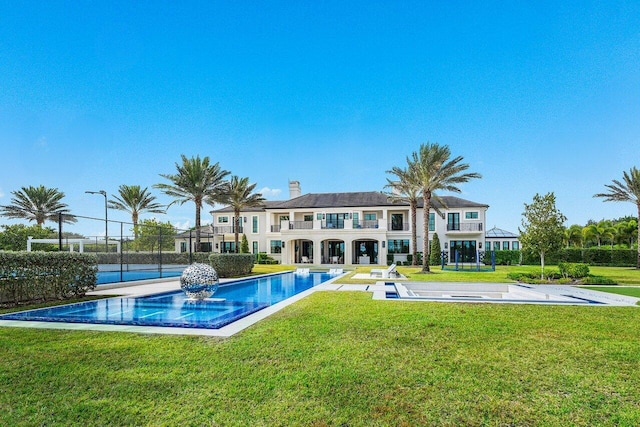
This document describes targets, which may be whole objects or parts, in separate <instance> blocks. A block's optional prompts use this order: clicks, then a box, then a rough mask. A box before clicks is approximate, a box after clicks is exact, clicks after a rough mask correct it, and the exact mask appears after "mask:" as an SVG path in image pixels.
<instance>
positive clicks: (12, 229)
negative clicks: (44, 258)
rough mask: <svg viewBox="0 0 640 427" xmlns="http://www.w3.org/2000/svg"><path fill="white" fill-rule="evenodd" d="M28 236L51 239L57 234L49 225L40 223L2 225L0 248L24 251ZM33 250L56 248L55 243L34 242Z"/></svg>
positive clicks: (52, 249) (51, 249)
mask: <svg viewBox="0 0 640 427" xmlns="http://www.w3.org/2000/svg"><path fill="white" fill-rule="evenodd" d="M29 236H31V237H33V238H34V239H52V238H55V237H57V236H58V234H57V233H56V231H55V230H54V229H53V228H51V227H42V226H40V225H31V226H26V225H24V224H14V225H3V226H2V231H0V250H5V251H26V250H27V239H28V238H29ZM32 249H33V250H41V251H55V250H57V249H58V247H57V246H56V245H50V244H47V243H34V244H33V246H32Z"/></svg>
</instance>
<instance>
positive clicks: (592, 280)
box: [582, 276, 618, 285]
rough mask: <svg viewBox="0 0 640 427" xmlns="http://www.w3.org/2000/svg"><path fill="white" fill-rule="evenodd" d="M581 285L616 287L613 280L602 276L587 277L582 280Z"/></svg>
mask: <svg viewBox="0 0 640 427" xmlns="http://www.w3.org/2000/svg"><path fill="white" fill-rule="evenodd" d="M582 284H583V285H617V284H618V283H617V282H616V281H615V280H611V279H609V278H607V277H602V276H587V277H585V278H584V279H582Z"/></svg>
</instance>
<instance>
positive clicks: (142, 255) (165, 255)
mask: <svg viewBox="0 0 640 427" xmlns="http://www.w3.org/2000/svg"><path fill="white" fill-rule="evenodd" d="M121 255H122V258H121ZM96 257H97V259H98V264H120V262H122V263H123V264H179V265H184V264H190V260H189V253H188V252H180V253H178V252H162V253H158V252H124V253H122V254H119V253H115V252H114V253H109V254H107V253H104V252H102V253H98V254H96ZM191 260H192V261H193V262H202V263H205V264H206V263H208V262H209V253H208V252H193V253H192V254H191Z"/></svg>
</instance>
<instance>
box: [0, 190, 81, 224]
mask: <svg viewBox="0 0 640 427" xmlns="http://www.w3.org/2000/svg"><path fill="white" fill-rule="evenodd" d="M11 194H13V196H14V197H13V198H12V199H11V204H10V205H8V206H0V215H3V216H6V217H7V218H13V219H26V220H27V221H29V222H31V221H35V223H36V224H37V225H39V226H42V224H44V222H45V221H53V222H57V221H58V220H59V218H60V215H62V221H63V222H66V223H73V222H76V221H77V220H76V218H75V217H74V216H73V215H70V214H69V209H67V205H66V204H65V203H62V202H61V200H62V198H63V197H64V193H63V192H62V191H59V190H58V189H57V188H46V187H45V186H44V185H40V186H38V187H33V186H29V187H22V189H21V190H20V191H12V192H11Z"/></svg>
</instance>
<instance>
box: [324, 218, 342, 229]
mask: <svg viewBox="0 0 640 427" xmlns="http://www.w3.org/2000/svg"><path fill="white" fill-rule="evenodd" d="M321 227H322V228H323V229H324V228H329V229H332V228H336V229H341V228H344V220H343V219H338V220H335V221H322V225H321Z"/></svg>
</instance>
